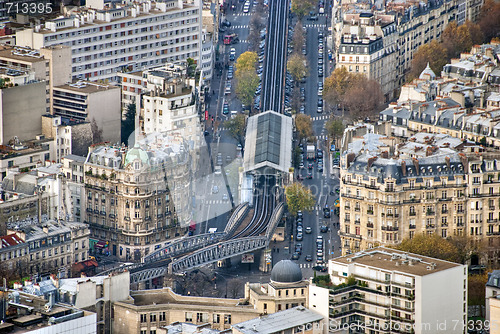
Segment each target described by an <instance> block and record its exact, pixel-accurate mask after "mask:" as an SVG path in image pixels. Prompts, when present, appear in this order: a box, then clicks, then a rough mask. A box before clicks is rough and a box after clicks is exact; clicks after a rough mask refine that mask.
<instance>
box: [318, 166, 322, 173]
mask: <svg viewBox="0 0 500 334" xmlns="http://www.w3.org/2000/svg"><path fill="white" fill-rule="evenodd" d="M318 172H320V173H323V165H320V166H318Z"/></svg>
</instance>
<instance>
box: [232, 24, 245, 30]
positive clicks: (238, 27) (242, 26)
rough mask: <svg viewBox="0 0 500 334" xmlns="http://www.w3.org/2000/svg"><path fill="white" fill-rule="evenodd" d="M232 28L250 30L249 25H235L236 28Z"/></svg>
mask: <svg viewBox="0 0 500 334" xmlns="http://www.w3.org/2000/svg"><path fill="white" fill-rule="evenodd" d="M232 28H234V29H243V28H245V29H248V24H242V25H235V26H232Z"/></svg>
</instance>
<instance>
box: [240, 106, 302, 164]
mask: <svg viewBox="0 0 500 334" xmlns="http://www.w3.org/2000/svg"><path fill="white" fill-rule="evenodd" d="M292 134H293V127H292V119H291V117H288V116H285V115H281V114H278V113H276V112H274V111H271V110H269V111H266V112H264V113H261V114H258V115H255V116H252V117H249V118H248V123H247V129H246V136H245V155H244V158H243V167H244V169H245V172H249V171H253V170H257V169H261V168H262V169H266V168H271V169H275V170H279V171H282V172H286V173H288V171H289V168H290V167H291V162H292Z"/></svg>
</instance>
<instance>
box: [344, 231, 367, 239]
mask: <svg viewBox="0 0 500 334" xmlns="http://www.w3.org/2000/svg"><path fill="white" fill-rule="evenodd" d="M339 236H341V237H346V238H352V239H357V240H361V239H362V238H361V236H360V235H357V234H351V233H346V232H340V231H339Z"/></svg>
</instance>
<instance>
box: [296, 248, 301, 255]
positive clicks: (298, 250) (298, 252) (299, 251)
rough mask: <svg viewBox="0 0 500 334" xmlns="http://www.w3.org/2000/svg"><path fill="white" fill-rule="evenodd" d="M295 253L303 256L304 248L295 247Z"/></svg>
mask: <svg viewBox="0 0 500 334" xmlns="http://www.w3.org/2000/svg"><path fill="white" fill-rule="evenodd" d="M295 253H297V254H299V255H301V254H302V248H297V247H295Z"/></svg>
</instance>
